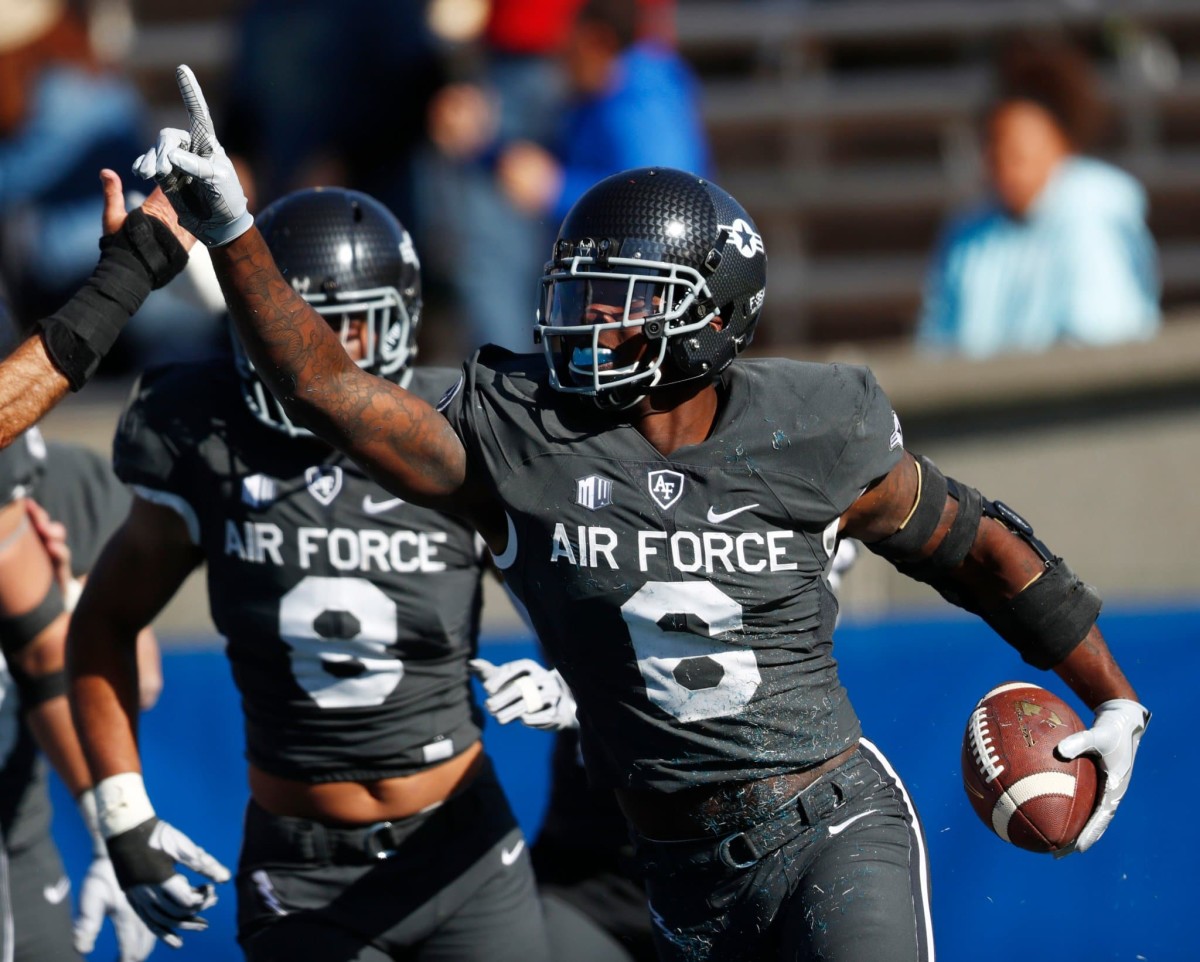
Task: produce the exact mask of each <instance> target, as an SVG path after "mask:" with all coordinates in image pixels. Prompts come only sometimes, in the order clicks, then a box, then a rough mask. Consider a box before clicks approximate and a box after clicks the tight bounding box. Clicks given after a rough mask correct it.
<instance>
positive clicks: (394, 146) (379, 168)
mask: <svg viewBox="0 0 1200 962" xmlns="http://www.w3.org/2000/svg"><path fill="white" fill-rule="evenodd" d="M427 6H428V4H427V3H426V2H425V0H420V2H405V3H396V2H394V0H339V2H338V3H330V2H329V0H252V2H250V3H248V4H247V5H246V8H245V10H244V12H243V13H242V16H241V20H240V21H239V25H238V38H239V39H238V49H237V52H236V54H235V57H234V65H233V70H232V73H231V78H230V85H229V96H228V102H227V105H226V107H227V109H226V112H225V117H224V118H223V124H222V127H223V129H222V133H221V136H222V140H223V141H224V142H225V144H226V148H227V149H228V151H229V152H230V154H231V155H235V156H236V157H237V158H238V160H239V167H240V169H241V170H242V171H243V172H248V173H249V174H250V175H251V176H250V177H249V178H246V179H243V183H244V184H247V186H250V185H253V188H254V189H253V194H252V196H249V199H250V202H251V206H252V207H261V206H265V205H266V204H269V203H270V202H271V201H272V200H274V199H275V198H277V197H280V196H282V195H283V194H286V193H289V192H290V191H293V190H297V189H299V188H302V187H317V186H325V185H334V186H342V187H350V188H354V189H356V190H361V191H364V192H366V193H369V194H371V195H372V196H374V197H377V198H379V200H381V201H383V202H384V203H385V204H386V205H387V206H388V207H389V208H390V209H391V210H392V212H393V213H394V214H396V216H397V217H399V218H400V220H401V221H402V222H403V223H405V224H410V223H414V221H415V217H414V213H413V158H414V155H415V152H416V149H417V147H418V145H419V144H420V143H421V142H422V141H423V139H424V136H425V116H426V106H427V104H428V101H429V98H430V97H431V96H432V94H433V92H434V91H435V90H436V89H437V88H438V86H440V84H441V83H442V68H441V54H440V51H439V50H438V47H437V45H436V43H435V42H434V38H433V37H432V36H431V34H430V32H429V30H428V29H427V22H426V8H427Z"/></svg>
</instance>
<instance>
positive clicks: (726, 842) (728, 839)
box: [717, 832, 758, 869]
mask: <svg viewBox="0 0 1200 962" xmlns="http://www.w3.org/2000/svg"><path fill="white" fill-rule="evenodd" d="M745 837H746V833H745V832H734V833H733V834H732V835H726V836H725V837H724V838H723V839H721V841H720V844H718V845H717V858H719V859H720V860H721V861H722V862H723V863H724V864H725V865H728V866H729V867H730V868H732V869H743V868H750V866H752V865H754V864H755V863H756V862H757V861H758V858H757V857H753V858H751V859H750V860H749V861H748V862H739V861H738V860H737V859H736V858H735V857H734V855H733V852H731V851H730V849H729V846H730V845H732V844H733V843H734V842H736V841H737V840H738V839H739V838H745ZM753 854H754V853H753V852H751V855H753Z"/></svg>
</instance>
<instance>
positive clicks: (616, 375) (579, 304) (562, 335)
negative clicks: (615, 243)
mask: <svg viewBox="0 0 1200 962" xmlns="http://www.w3.org/2000/svg"><path fill="white" fill-rule="evenodd" d="M710 299H711V298H710V296H709V294H708V290H707V287H706V285H705V282H704V278H702V277H701V276H700V275H699V273H698V272H696V271H694V270H691V269H689V268H686V267H683V266H681V265H678V264H671V263H667V262H665V261H646V260H641V259H637V258H623V257H612V258H607V259H606V260H605V262H604V263H603V264H600V263H598V262H597V259H596V258H594V257H591V256H587V255H574V256H572V257H571V258H570V259H569V260H568V261H566V262H561V263H559V262H556V263H552V264H551V265H549V266H548V268H547V271H546V273H545V275H544V276H543V278H542V307H541V310H540V312H539V316H540V317H541V318H543V319H544V321H545V322H544V323H540V324H538V326H537V337H538V339H539V340H540V341H541V344H542V348H543V350H544V351H545V353H546V360H547V364H548V366H549V369H550V383H551V385H552V386H553V387H554V389H555V390H557V391H561V392H563V393H564V394H584V395H588V396H593V397H601V396H603V395H604V394H605V393H606V392H618V393H619V395H621V400H622V402H623V403H618V404H616V405H614V406H617V407H627V406H629V405H631V404H634V403H636V402H637V401H638V400H640V399H641V397H642V396H643V395H644V394H645V392H646V391H647V390H649V389H651V388H653V387H655V386H657V385H658V384H660V383H663V381H664V377H669V374H670V355H669V353H668V350H667V347H668V341H669V339H670V338H672V337H677V336H680V335H682V334H687V333H689V332H691V331H695V330H699V329H700V328H703V327H705V326H707V325H708V324H709V322H710V321H711V319H712V313H711V312H709V311H707V310H705V309H703V308H701V309H699V310H697V307H698V306H699V305H701V304H704V303H706V302H708V301H709V300H710ZM630 330H635V331H639V332H641V333H642V334H643V335H644V336H645V339H646V342H647V343H646V345H645V349H644V350H643V351H641V352H640V356H637V357H633V358H630V357H628V354H629V353H630V352H629V351H628V350H626V351H622V350H621V349H620V348H619V347H618V346H617V342H618V341H621V340H623V339H624V338H626V337H627V336H628V335H627V334H626V332H628V331H630ZM609 332H615V334H616V336H609ZM625 343H626V344H628V341H625ZM622 355H625V356H622ZM672 383H674V382H672ZM612 398H613V399H614V400H615V399H616V398H617V394H614V395H613V396H612ZM610 403H611V402H610Z"/></svg>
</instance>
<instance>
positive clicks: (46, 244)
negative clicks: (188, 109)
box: [0, 0, 144, 317]
mask: <svg viewBox="0 0 1200 962" xmlns="http://www.w3.org/2000/svg"><path fill="white" fill-rule="evenodd" d="M141 117H142V104H141V101H140V100H139V98H138V95H137V93H136V91H135V90H134V88H133V86H132V85H131V84H130V83H128V82H127V81H126V80H125V79H124V78H123V77H121V76H120V75H119V74H117V73H115V72H114V71H112V70H109V69H105V68H103V67H102V66H101V64H100V63H99V62H98V61H97V58H96V57H95V56H94V54H93V52H92V48H91V46H90V44H89V41H88V35H87V30H86V27H85V25H84V24H83V23H82V22H81V21H80V19H79V18H78V17H77V16H75V14H74V13H73V12H72V11H71V10H70V9H68V7H67V5H66V4H65V3H64V2H62V0H0V218H2V220H3V234H2V238H0V252H2V257H3V264H4V271H5V274H6V275H7V278H8V282H9V293H10V295H11V296H12V298H13V301H14V305H15V307H16V310H17V313H18V314H19V315H21V316H25V317H42V316H43V315H45V314H49V313H50V312H51V311H53V310H55V309H57V308H58V307H59V306H60V305H61V304H62V303H63V302H64V301H65V300H67V298H68V297H69V296H70V295H71V294H72V293H74V291H75V290H76V289H77V288H78V287H79V285H80V283H82V282H83V280H84V279H86V278H87V276H88V275H89V274H90V273H91V271H92V268H93V267H95V266H96V242H97V240H98V239H99V236H100V232H99V224H100V211H101V208H102V201H101V195H100V191H99V190H97V189H96V178H97V176H98V174H99V171H100V168H102V167H111V168H113V169H115V170H128V169H129V164H130V161H132V159H133V158H134V157H135V156H136V155H137V154H138V153H140V152H141V148H142V147H143V146H144V144H143V140H144V135H143V132H142V129H141Z"/></svg>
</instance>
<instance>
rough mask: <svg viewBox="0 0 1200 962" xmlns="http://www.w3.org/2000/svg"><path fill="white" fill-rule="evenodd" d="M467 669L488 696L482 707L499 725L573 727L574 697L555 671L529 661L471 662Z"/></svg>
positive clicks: (547, 727)
mask: <svg viewBox="0 0 1200 962" xmlns="http://www.w3.org/2000/svg"><path fill="white" fill-rule="evenodd" d="M470 665H471V670H472V671H473V672H475V674H476V676H477V677H478V678H479V680H480V682H481V683H482V684H483V690H484V691H486V692H487V694H488V699H487V701H486V702H484V707H485V708H487V710H488V712H489V713H490V714H491V715H492V716H494V717H495V719H496V721H498V722H500V724H501V725H507V724H508V723H509V722H511V721H515V720H517V719H520V721H521V722H522V724H525V725H528V726H529V727H530V728H541V729H542V730H544V731H562V730H563V729H564V728H575V727H576V721H575V696H574V695H572V694H571V689H570V688H568V687H567V683H566V682H565V681H563V680H562V676H561V675H560V674H559V673H558V672H557V671H551V670H550V669H548V668H544V667H542V666H541V665H539V664H538V663H537V662H536V661H534V660H533V659H531V658H520V659H518V660H516V661H510V662H507V663H506V664H503V665H493V664H492V663H491V662H490V661H487V660H486V659H483V658H473V659H472V660H471V662H470Z"/></svg>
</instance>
